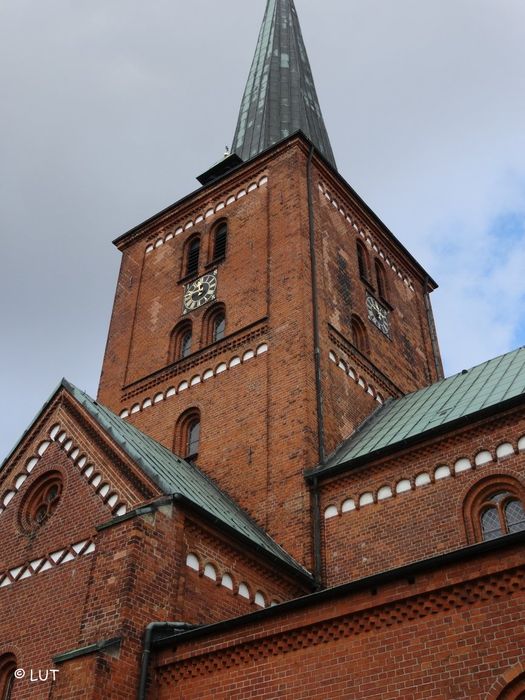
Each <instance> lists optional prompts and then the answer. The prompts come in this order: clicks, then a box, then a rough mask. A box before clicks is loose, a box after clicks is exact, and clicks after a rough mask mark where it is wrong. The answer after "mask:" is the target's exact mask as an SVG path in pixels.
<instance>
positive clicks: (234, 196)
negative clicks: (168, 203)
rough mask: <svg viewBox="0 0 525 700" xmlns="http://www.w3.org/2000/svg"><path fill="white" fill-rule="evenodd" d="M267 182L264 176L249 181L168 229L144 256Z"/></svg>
mask: <svg viewBox="0 0 525 700" xmlns="http://www.w3.org/2000/svg"><path fill="white" fill-rule="evenodd" d="M267 182H268V177H267V176H266V175H263V176H259V177H258V178H255V180H253V181H251V182H250V183H249V184H248V185H247V186H245V187H241V188H240V189H239V190H236V191H235V192H232V193H230V194H228V195H226V196H225V197H224V198H223V199H221V201H220V202H217V204H215V205H213V206H211V207H209V208H208V209H207V210H206V211H203V212H201V213H199V214H196V215H195V216H194V217H192V218H190V219H187V220H185V221H184V223H180V224H175V225H174V226H172V227H170V231H168V232H167V233H166V235H164V236H160V237H159V238H157V240H156V241H155V242H154V243H149V244H148V246H147V247H146V254H149V253H153V252H154V251H155V250H157V249H158V248H160V247H161V246H163V245H164V244H165V243H169V241H171V240H172V239H173V238H175V237H176V236H180V235H181V234H183V233H186V232H187V231H192V230H193V228H194V227H195V226H198V225H199V224H201V223H203V222H204V221H206V220H207V219H209V218H211V217H212V216H214V215H215V214H218V213H220V212H222V211H223V210H224V209H225V208H226V207H228V206H230V205H232V204H234V203H235V202H237V201H239V199H242V198H243V197H246V195H248V194H250V193H251V192H255V191H256V190H257V189H259V188H260V187H263V186H264V185H266V184H267Z"/></svg>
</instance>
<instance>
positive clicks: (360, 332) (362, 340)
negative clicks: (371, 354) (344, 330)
mask: <svg viewBox="0 0 525 700" xmlns="http://www.w3.org/2000/svg"><path fill="white" fill-rule="evenodd" d="M351 331H352V342H353V344H354V345H355V347H356V348H357V349H358V350H359V352H362V353H364V354H366V353H367V352H368V334H367V332H366V328H365V326H364V324H363V322H362V321H361V319H360V318H358V317H357V316H352V323H351Z"/></svg>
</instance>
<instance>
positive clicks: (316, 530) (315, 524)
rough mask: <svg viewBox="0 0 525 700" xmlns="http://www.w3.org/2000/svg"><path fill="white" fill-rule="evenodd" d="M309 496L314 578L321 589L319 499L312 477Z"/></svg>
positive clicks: (317, 484) (314, 480) (314, 479)
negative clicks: (310, 499)
mask: <svg viewBox="0 0 525 700" xmlns="http://www.w3.org/2000/svg"><path fill="white" fill-rule="evenodd" d="M310 494H311V498H312V501H311V503H312V540H313V550H314V577H315V582H316V585H317V588H321V587H322V576H323V559H322V549H321V497H320V494H319V482H318V480H317V477H314V478H313V479H312V480H311V482H310Z"/></svg>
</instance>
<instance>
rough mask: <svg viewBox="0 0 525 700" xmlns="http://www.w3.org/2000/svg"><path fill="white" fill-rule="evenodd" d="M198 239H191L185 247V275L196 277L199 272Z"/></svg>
mask: <svg viewBox="0 0 525 700" xmlns="http://www.w3.org/2000/svg"><path fill="white" fill-rule="evenodd" d="M200 249H201V240H200V238H198V237H197V238H192V240H191V241H190V242H189V243H188V246H187V258H186V274H187V275H196V274H197V273H198V271H199V254H200Z"/></svg>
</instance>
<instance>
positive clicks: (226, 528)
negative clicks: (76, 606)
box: [95, 472, 314, 589]
mask: <svg viewBox="0 0 525 700" xmlns="http://www.w3.org/2000/svg"><path fill="white" fill-rule="evenodd" d="M146 473H147V472H146ZM161 488H162V487H161ZM171 503H179V504H181V505H182V506H184V508H185V509H186V510H189V511H192V512H194V513H196V514H197V515H198V516H199V517H200V518H201V519H202V520H204V521H205V522H207V523H209V524H210V525H213V527H214V528H216V529H217V530H220V531H222V532H224V533H225V534H227V535H228V536H229V537H232V538H233V539H235V540H237V541H240V542H242V544H244V545H246V546H247V547H248V549H249V550H250V551H251V552H253V551H254V550H255V551H256V552H257V554H259V555H260V556H261V557H263V558H265V559H266V560H267V561H270V562H271V563H272V564H273V565H276V566H277V567H278V569H279V571H280V572H281V573H282V568H283V566H285V567H286V568H287V573H288V575H289V576H291V577H293V578H295V579H297V578H299V579H300V580H301V582H302V583H303V584H304V585H307V586H308V588H309V589H312V588H313V586H314V578H313V576H312V574H311V573H310V572H309V571H307V570H306V569H304V568H302V567H301V566H300V564H298V563H293V562H294V560H293V559H292V558H291V557H290V556H289V555H287V553H286V552H285V550H284V549H283V550H282V552H283V555H285V556H287V557H289V559H290V561H288V559H287V558H284V557H280V556H278V555H277V554H274V553H273V552H271V551H270V550H269V549H266V547H263V546H262V545H261V544H258V543H257V542H254V541H253V540H252V539H250V538H249V537H248V536H247V535H244V534H243V533H242V532H239V531H238V530H236V529H235V528H234V527H232V526H230V525H228V524H227V523H225V522H224V521H223V520H221V519H220V518H218V517H217V516H215V515H211V514H210V513H209V512H208V511H207V510H206V509H205V508H203V507H202V506H199V505H197V504H196V503H194V502H193V501H192V500H191V499H189V498H188V497H187V496H185V495H184V494H182V493H174V494H172V495H170V496H161V497H160V498H158V499H156V500H155V501H153V502H152V503H148V504H147V505H144V506H139V507H138V508H135V509H134V510H130V511H128V512H127V513H125V514H124V515H118V516H116V517H114V518H111V519H110V520H107V521H106V522H104V523H101V524H100V525H96V526H95V529H96V530H97V532H100V531H102V530H107V529H108V528H111V527H115V526H117V525H120V524H121V523H124V522H126V521H128V520H132V519H133V518H137V517H141V516H144V515H150V514H151V513H155V512H156V511H157V510H158V509H159V508H161V507H162V506H165V505H168V504H171ZM275 546H276V547H279V545H278V544H277V543H275Z"/></svg>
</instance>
